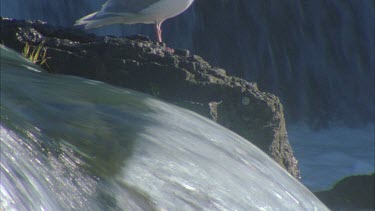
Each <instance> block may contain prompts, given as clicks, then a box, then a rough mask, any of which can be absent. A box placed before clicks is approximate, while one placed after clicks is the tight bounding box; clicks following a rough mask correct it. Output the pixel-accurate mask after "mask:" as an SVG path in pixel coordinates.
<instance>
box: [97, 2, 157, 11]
mask: <svg viewBox="0 0 375 211" xmlns="http://www.w3.org/2000/svg"><path fill="white" fill-rule="evenodd" d="M159 1H162V0H109V1H107V2H106V3H105V4H104V5H103V7H102V9H101V10H100V13H138V12H140V11H142V10H144V9H146V8H147V7H149V6H151V5H152V4H155V3H157V2H159Z"/></svg>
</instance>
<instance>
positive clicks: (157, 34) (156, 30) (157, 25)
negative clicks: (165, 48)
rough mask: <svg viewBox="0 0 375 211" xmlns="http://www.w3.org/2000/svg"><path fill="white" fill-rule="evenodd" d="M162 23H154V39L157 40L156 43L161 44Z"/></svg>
mask: <svg viewBox="0 0 375 211" xmlns="http://www.w3.org/2000/svg"><path fill="white" fill-rule="evenodd" d="M162 23H163V22H156V23H155V32H156V37H157V39H158V42H163V39H162V36H161V24H162Z"/></svg>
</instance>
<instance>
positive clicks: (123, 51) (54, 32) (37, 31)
mask: <svg viewBox="0 0 375 211" xmlns="http://www.w3.org/2000/svg"><path fill="white" fill-rule="evenodd" d="M0 21H1V22H0V24H1V32H0V42H2V43H3V44H4V45H5V46H7V47H10V48H13V49H15V50H16V51H19V52H21V51H22V49H23V48H24V46H25V44H26V43H28V44H30V45H34V46H35V45H39V44H40V43H44V44H43V51H45V50H46V51H47V53H46V55H47V58H48V59H47V62H46V64H45V65H44V67H45V69H46V70H47V71H48V72H50V73H58V74H70V75H76V76H81V77H86V78H90V79H94V80H100V81H105V82H107V83H110V84H113V85H116V86H121V87H126V88H130V89H134V90H138V91H141V92H146V93H150V94H152V95H154V96H157V97H158V98H161V99H163V100H166V101H168V102H171V103H174V104H176V105H179V106H182V107H185V108H188V109H190V110H193V111H195V112H197V113H200V114H202V115H204V116H206V117H209V118H211V119H213V120H214V121H216V122H218V123H220V124H221V125H223V126H225V127H227V128H229V129H231V130H232V131H235V132H236V133H238V134H240V135H241V136H243V137H245V138H246V139H248V140H250V141H251V142H253V143H254V144H255V145H257V146H258V147H259V148H261V149H262V150H264V151H265V152H266V153H268V154H269V155H270V156H271V157H272V158H273V159H274V160H275V161H276V162H277V163H279V164H280V165H281V166H282V167H284V168H285V169H286V170H287V171H288V172H289V173H290V174H292V175H293V176H294V177H296V178H299V177H300V172H299V169H298V166H297V160H296V159H295V157H294V155H293V152H292V149H291V146H290V144H289V142H288V138H287V133H286V128H285V119H284V114H283V107H282V105H281V103H280V101H279V99H278V98H277V97H276V96H275V95H272V94H269V93H265V92H260V91H259V90H258V88H257V86H256V84H253V83H249V82H247V81H245V80H242V79H240V78H237V77H231V76H228V75H227V74H226V72H225V70H223V69H220V68H216V67H212V66H210V65H209V64H208V63H207V62H205V61H204V60H203V59H202V58H200V57H199V56H196V55H192V54H191V53H190V52H189V51H188V50H182V49H174V50H171V49H169V48H167V47H166V46H165V45H164V44H161V43H155V42H151V41H150V40H149V39H148V38H147V37H143V36H139V35H136V36H132V37H124V38H114V37H98V36H95V35H93V34H87V33H85V32H83V31H81V30H77V29H74V28H55V27H53V26H50V25H48V24H46V23H43V22H40V21H17V20H9V19H1V20H0ZM228 56H230V55H228Z"/></svg>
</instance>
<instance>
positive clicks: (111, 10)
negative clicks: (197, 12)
mask: <svg viewBox="0 0 375 211" xmlns="http://www.w3.org/2000/svg"><path fill="white" fill-rule="evenodd" d="M193 1H194V0H108V1H107V2H106V3H105V4H104V5H103V6H102V8H101V10H99V11H97V12H94V13H92V14H90V15H87V16H85V17H83V18H81V19H79V20H77V21H76V23H75V25H76V26H84V28H85V29H93V28H98V27H102V26H105V25H111V24H137V23H144V24H155V32H156V37H157V40H158V42H162V41H163V40H162V30H161V24H162V23H163V22H164V21H165V20H166V19H168V18H172V17H175V16H177V15H179V14H181V13H182V12H184V11H185V10H186V9H187V8H189V6H190V5H191V4H192V3H193Z"/></svg>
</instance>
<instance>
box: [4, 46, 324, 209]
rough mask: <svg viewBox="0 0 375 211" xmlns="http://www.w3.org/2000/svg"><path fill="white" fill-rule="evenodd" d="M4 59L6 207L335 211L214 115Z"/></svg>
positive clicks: (9, 54) (15, 58) (12, 55)
mask: <svg viewBox="0 0 375 211" xmlns="http://www.w3.org/2000/svg"><path fill="white" fill-rule="evenodd" d="M0 55H1V67H2V68H1V144H0V146H1V150H0V153H1V154H0V155H1V160H0V168H1V171H0V174H1V175H0V176H1V181H0V182H1V183H0V198H1V205H0V209H2V210H12V209H14V210H99V209H101V210H108V209H115V210H117V209H119V210H140V209H142V210H162V209H166V210H201V209H203V208H206V209H211V210H327V208H326V207H325V206H324V205H323V204H322V203H321V202H320V201H319V200H318V199H317V198H316V197H315V196H314V195H313V194H312V193H311V192H310V191H308V190H307V189H306V188H305V187H304V186H303V185H301V184H300V183H299V182H298V181H296V180H295V179H294V178H293V177H291V176H290V175H289V174H288V173H287V172H286V171H285V170H283V169H282V168H281V167H279V166H278V165H277V164H276V163H275V162H274V161H272V160H271V159H270V158H269V157H268V156H267V155H266V154H264V153H263V152H262V151H260V150H259V149H257V148H256V147H255V146H253V145H252V144H251V143H249V142H248V141H246V140H244V139H243V138H241V137H239V136H238V135H236V134H234V133H232V132H230V131H229V130H227V129H225V128H223V127H221V126H219V125H217V124H215V123H214V122H212V121H210V120H208V119H206V118H203V117H201V116H199V115H197V114H195V113H193V112H190V111H187V110H184V109H181V108H178V107H176V106H173V105H170V104H167V103H164V102H161V101H159V100H156V99H154V98H152V97H150V96H147V95H144V94H141V93H137V92H133V91H131V90H126V89H120V88H116V87H112V86H109V85H106V84H104V83H100V82H96V81H91V80H86V79H82V78H77V77H69V76H60V75H50V74H46V73H43V72H39V73H38V72H35V71H34V70H38V69H39V68H38V67H36V66H35V65H33V64H31V63H30V62H28V61H27V60H25V59H23V58H21V57H20V56H18V55H17V54H16V53H14V52H13V51H10V50H9V49H6V48H3V47H1V53H0Z"/></svg>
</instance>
